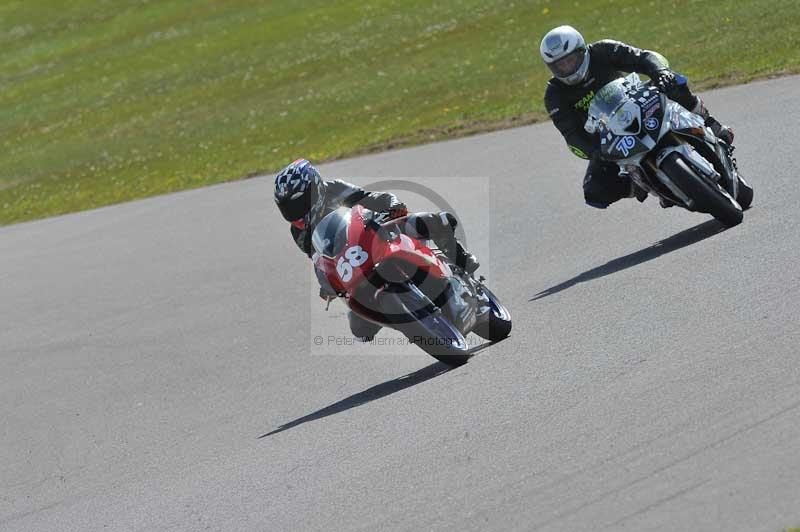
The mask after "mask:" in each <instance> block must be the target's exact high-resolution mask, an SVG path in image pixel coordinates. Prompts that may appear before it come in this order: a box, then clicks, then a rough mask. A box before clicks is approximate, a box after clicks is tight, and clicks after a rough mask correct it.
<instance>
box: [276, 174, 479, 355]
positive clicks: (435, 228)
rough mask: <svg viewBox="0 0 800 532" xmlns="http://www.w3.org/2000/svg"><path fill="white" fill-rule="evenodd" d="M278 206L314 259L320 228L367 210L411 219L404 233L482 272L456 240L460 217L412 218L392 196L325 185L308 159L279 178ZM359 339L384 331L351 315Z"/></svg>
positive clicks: (326, 295) (326, 289)
mask: <svg viewBox="0 0 800 532" xmlns="http://www.w3.org/2000/svg"><path fill="white" fill-rule="evenodd" d="M274 196H275V204H276V205H277V207H278V210H280V212H281V215H282V216H283V218H284V219H285V220H286V221H287V222H290V224H291V227H290V231H291V235H292V238H293V239H294V241H295V243H296V244H297V247H299V248H300V249H301V250H302V251H303V253H305V254H306V255H307V256H308V257H309V258H311V257H312V256H313V255H314V248H313V246H312V242H311V235H312V234H313V233H314V229H315V228H316V226H317V224H318V223H319V222H320V221H321V220H322V219H323V218H325V216H327V215H328V214H330V213H331V212H333V211H335V210H336V209H338V208H340V207H353V206H354V205H361V206H363V207H364V208H366V209H369V210H371V211H375V212H377V213H385V219H387V220H389V219H394V218H400V217H402V216H407V217H406V223H405V224H404V226H405V227H404V232H405V233H406V234H408V235H409V236H412V237H414V238H423V239H431V240H433V241H434V242H435V243H436V246H437V247H438V248H439V249H440V250H441V251H442V252H443V253H444V254H445V255H446V256H447V257H448V258H449V259H450V261H451V262H452V263H454V264H455V265H456V266H459V267H460V268H462V269H463V270H465V271H466V272H467V273H470V274H471V273H473V272H474V271H475V270H477V269H478V267H479V263H478V261H477V260H476V259H475V256H474V255H472V254H471V253H469V252H468V251H467V250H466V249H464V246H462V245H461V243H460V242H459V241H458V240H457V239H456V237H455V228H456V226H457V225H458V222H457V220H456V218H455V217H454V216H453V215H452V214H450V213H448V212H441V213H432V212H422V213H416V214H411V215H408V209H407V207H406V205H405V204H404V203H402V202H401V201H400V200H398V199H397V197H396V196H395V195H394V194H391V193H389V192H369V191H366V190H364V189H363V188H361V187H358V186H356V185H353V184H350V183H347V182H345V181H342V180H340V179H336V180H334V181H324V180H323V179H322V177H321V176H320V174H319V172H318V171H317V170H316V168H314V167H313V166H312V165H311V163H310V162H308V161H307V160H305V159H297V160H296V161H294V162H292V163H291V164H289V165H288V166H287V167H285V168H284V169H283V170H281V171H280V172H278V174H277V175H276V176H275V193H274ZM316 273H317V280H318V281H319V283H320V297H322V298H323V299H332V298H335V297H336V296H337V294H336V292H335V291H334V290H333V288H331V286H330V284H329V283H328V282H327V280H325V277H324V275H321V272H316ZM348 320H349V322H350V329H351V331H352V333H353V335H354V336H355V337H356V338H358V339H360V340H362V341H370V340H371V339H372V337H374V336H375V334H376V333H377V332H378V331H379V330H380V326H378V325H375V324H374V323H372V322H369V321H366V320H364V319H363V318H361V317H360V316H358V315H357V314H355V313H353V312H348Z"/></svg>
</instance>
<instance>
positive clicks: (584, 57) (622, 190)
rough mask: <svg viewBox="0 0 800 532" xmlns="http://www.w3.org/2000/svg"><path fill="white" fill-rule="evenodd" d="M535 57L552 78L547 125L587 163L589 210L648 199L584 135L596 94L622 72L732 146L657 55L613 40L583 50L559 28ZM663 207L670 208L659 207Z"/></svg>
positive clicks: (571, 33)
mask: <svg viewBox="0 0 800 532" xmlns="http://www.w3.org/2000/svg"><path fill="white" fill-rule="evenodd" d="M539 52H540V54H541V56H542V59H543V60H544V62H545V64H546V65H547V66H548V68H550V70H551V72H552V73H553V78H552V79H550V81H549V82H548V83H547V89H546V91H545V96H544V104H545V108H546V109H547V112H548V114H549V115H550V119H551V120H552V121H553V124H554V125H555V126H556V128H557V129H558V130H559V131H560V132H561V134H562V135H563V136H564V139H565V140H566V141H567V145H568V146H569V149H570V150H571V151H572V153H574V154H575V155H577V156H578V157H581V158H583V159H589V160H590V163H589V166H588V168H587V169H586V175H585V176H584V180H583V193H584V199H585V200H586V203H587V204H588V205H590V206H592V207H597V208H600V209H605V208H606V207H608V206H609V205H610V204H612V203H614V202H615V201H617V200H620V199H622V198H625V197H633V196H634V195H635V196H636V197H637V198H638V199H639V200H640V201H644V199H645V198H646V197H647V193H646V192H645V191H643V190H639V189H638V187H636V186H635V185H634V183H633V182H632V181H631V180H630V178H628V177H627V176H625V175H620V168H619V166H618V165H617V164H616V163H613V162H607V161H602V160H600V159H599V151H600V150H599V146H597V145H596V144H595V139H594V137H593V136H592V135H590V134H589V133H587V132H586V131H585V130H584V124H585V123H586V119H587V117H588V110H589V104H590V103H591V101H592V98H593V97H594V95H595V93H596V92H597V91H598V90H599V89H600V88H602V87H603V86H604V85H606V84H607V83H609V82H611V81H613V80H615V79H617V78H620V77H622V76H623V75H624V74H623V72H628V73H629V72H636V73H638V74H645V75H647V76H649V77H650V79H651V80H652V81H653V82H654V83H655V84H656V85H657V86H658V88H659V90H661V91H662V92H663V93H665V94H666V95H667V97H668V98H670V99H671V100H673V101H675V102H677V103H678V104H680V105H681V106H683V107H685V108H686V109H688V110H689V111H691V112H693V113H696V114H699V115H700V116H702V117H703V119H704V120H705V123H706V125H707V126H708V127H710V128H711V130H712V131H713V132H714V134H715V135H716V136H717V137H718V138H719V139H721V140H723V141H725V142H726V143H727V144H729V145H730V144H731V143H732V142H733V131H732V130H731V129H730V128H729V127H726V126H723V125H722V124H720V123H719V122H718V121H717V120H716V119H715V118H714V117H712V116H711V115H710V114H709V112H708V110H707V109H706V108H705V105H704V104H703V101H702V100H701V99H700V98H699V97H697V96H696V95H694V94H692V91H691V90H690V89H689V86H688V84H687V80H686V78H685V77H684V76H682V75H680V74H677V73H675V72H673V71H672V70H670V68H669V63H668V62H667V60H666V59H665V58H664V57H663V56H662V55H661V54H659V53H657V52H652V51H648V50H642V49H639V48H635V47H633V46H631V45H629V44H625V43H622V42H619V41H613V40H602V41H598V42H595V43H591V44H588V45H587V44H586V43H585V41H584V39H583V36H582V35H581V34H580V33H579V32H578V31H577V30H576V29H575V28H573V27H571V26H559V27H558V28H555V29H553V30H551V31H549V32H548V33H547V34H546V35H545V36H544V38H543V39H542V42H541V46H540V48H539ZM662 206H664V207H667V206H669V205H665V204H663V203H662Z"/></svg>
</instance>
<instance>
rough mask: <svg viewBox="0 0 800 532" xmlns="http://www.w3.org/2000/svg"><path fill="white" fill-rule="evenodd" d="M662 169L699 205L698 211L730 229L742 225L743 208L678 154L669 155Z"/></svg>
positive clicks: (662, 164)
mask: <svg viewBox="0 0 800 532" xmlns="http://www.w3.org/2000/svg"><path fill="white" fill-rule="evenodd" d="M661 169H662V170H663V171H664V172H665V173H666V174H667V175H668V176H669V177H670V179H672V181H673V182H674V183H675V184H676V185H677V186H678V188H680V189H681V190H682V191H683V192H684V193H685V194H686V195H687V196H689V197H690V198H691V199H693V200H694V201H695V202H696V203H697V205H698V207H700V208H699V209H698V210H701V211H703V212H707V213H709V214H710V215H711V216H713V217H714V218H716V219H717V220H719V221H720V222H722V223H723V224H725V225H727V226H728V227H733V226H734V225H738V224H740V223H742V219H743V218H744V213H743V212H742V206H741V205H739V203H737V202H736V200H735V199H733V198H732V197H731V195H730V194H728V192H727V191H726V190H724V189H723V188H722V187H721V186H720V185H718V184H716V183H710V182H708V181H707V180H706V179H704V178H703V177H701V176H699V175H698V174H697V172H695V171H694V170H693V169H692V168H691V167H690V166H689V165H688V164H686V161H684V160H683V158H682V157H681V156H680V155H679V154H678V153H674V152H673V153H671V154H669V155H668V156H667V157H666V158H665V159H664V161H663V162H662V163H661Z"/></svg>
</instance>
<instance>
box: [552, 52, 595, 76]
mask: <svg viewBox="0 0 800 532" xmlns="http://www.w3.org/2000/svg"><path fill="white" fill-rule="evenodd" d="M585 53H586V49H585V48H576V49H575V50H573V51H572V52H570V53H568V54H567V55H565V56H564V57H562V58H560V59H557V60H555V61H553V62H552V63H547V66H548V67H549V68H550V71H551V72H552V73H553V75H554V76H555V77H557V78H568V77H570V76H571V75H573V74H575V73H576V72H577V71H578V69H579V68H580V67H581V65H582V64H583V61H584V59H585V58H584V54H585Z"/></svg>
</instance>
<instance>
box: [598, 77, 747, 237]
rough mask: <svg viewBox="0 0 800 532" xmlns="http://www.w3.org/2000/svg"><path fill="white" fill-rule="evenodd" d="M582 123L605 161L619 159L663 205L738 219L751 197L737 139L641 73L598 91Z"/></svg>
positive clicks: (729, 222) (736, 221)
mask: <svg viewBox="0 0 800 532" xmlns="http://www.w3.org/2000/svg"><path fill="white" fill-rule="evenodd" d="M584 128H585V129H586V131H587V132H588V133H590V134H593V135H596V140H597V141H598V142H599V145H600V154H601V158H602V159H603V160H606V161H611V162H615V163H617V164H618V165H619V166H620V169H621V172H622V175H628V176H629V177H630V178H631V179H632V180H633V181H634V182H635V183H636V184H637V185H638V186H639V187H640V188H642V189H644V190H646V191H647V192H648V193H649V194H652V195H655V196H657V197H658V198H660V199H661V202H662V204H664V205H665V206H672V205H678V206H680V207H683V208H685V209H688V210H690V211H696V212H704V213H708V214H710V215H711V216H713V217H714V218H716V219H717V220H719V221H720V222H722V223H723V224H725V225H727V226H734V225H736V224H739V223H741V221H742V219H743V217H744V213H743V211H744V210H746V209H747V208H748V207H750V204H751V202H752V201H753V188H752V187H751V186H750V185H749V184H747V182H746V181H745V180H744V178H743V177H742V176H741V174H740V173H739V170H738V168H737V166H736V159H735V158H734V157H733V146H729V145H728V144H726V143H725V142H724V141H722V140H720V139H718V138H716V137H715V136H714V134H713V133H712V131H711V129H710V128H708V127H706V126H705V124H704V121H703V118H702V117H700V116H699V115H696V114H694V113H692V112H690V111H688V110H686V109H685V108H683V107H681V106H680V105H679V104H677V103H676V102H673V101H672V100H670V99H668V98H667V97H666V96H665V95H664V94H663V93H661V92H659V90H658V88H657V87H655V86H654V85H652V84H651V83H644V82H643V81H642V80H641V79H640V78H639V76H638V75H637V74H635V73H634V74H630V75H629V76H627V77H625V78H619V79H616V80H614V81H612V82H610V83H608V84H606V85H605V86H603V88H601V89H600V90H599V91H597V93H596V94H595V95H594V98H593V99H592V102H591V104H590V105H589V118H588V119H587V120H586V124H585V126H584Z"/></svg>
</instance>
